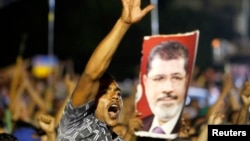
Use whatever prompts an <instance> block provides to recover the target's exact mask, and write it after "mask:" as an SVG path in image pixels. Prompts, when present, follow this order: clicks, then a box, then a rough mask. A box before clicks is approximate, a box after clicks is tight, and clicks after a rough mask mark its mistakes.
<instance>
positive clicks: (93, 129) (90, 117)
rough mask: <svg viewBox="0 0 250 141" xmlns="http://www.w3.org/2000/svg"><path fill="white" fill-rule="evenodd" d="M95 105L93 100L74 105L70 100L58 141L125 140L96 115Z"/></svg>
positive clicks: (63, 116) (65, 110)
mask: <svg viewBox="0 0 250 141" xmlns="http://www.w3.org/2000/svg"><path fill="white" fill-rule="evenodd" d="M93 105H94V101H91V102H89V103H87V104H85V105H83V106H80V107H74V106H73V105H72V104H71V100H69V101H68V103H67V105H66V107H65V109H64V113H63V115H62V118H61V120H60V123H59V127H58V129H57V141H123V139H122V138H120V137H119V136H117V135H116V134H115V136H114V133H113V134H112V133H111V131H110V130H109V129H108V128H107V125H106V124H105V123H103V122H101V121H100V120H98V119H97V118H96V117H95V116H94V112H93V110H91V109H92V108H91V106H93ZM112 135H113V137H112Z"/></svg>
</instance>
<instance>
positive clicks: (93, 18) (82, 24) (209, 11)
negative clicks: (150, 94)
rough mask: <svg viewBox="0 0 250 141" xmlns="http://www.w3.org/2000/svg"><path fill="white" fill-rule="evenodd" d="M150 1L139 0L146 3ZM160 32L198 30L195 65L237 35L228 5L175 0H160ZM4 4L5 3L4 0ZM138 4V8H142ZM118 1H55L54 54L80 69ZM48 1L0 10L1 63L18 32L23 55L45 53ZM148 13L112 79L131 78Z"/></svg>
mask: <svg viewBox="0 0 250 141" xmlns="http://www.w3.org/2000/svg"><path fill="white" fill-rule="evenodd" d="M149 2H150V1H149V0H142V5H143V6H145V5H147V4H148V3H149ZM158 2H159V11H158V13H159V26H160V27H159V32H160V33H159V34H172V33H180V32H189V31H192V30H196V29H199V30H200V41H199V45H198V52H197V61H196V65H197V66H199V67H200V68H203V69H204V68H206V67H208V66H210V65H212V64H213V61H212V60H213V59H212V51H211V40H212V39H213V38H224V39H227V40H233V39H235V38H239V35H238V34H237V33H236V32H235V30H234V27H233V26H234V20H235V19H234V17H235V15H236V14H237V11H236V9H235V8H234V7H233V5H226V4H225V5H223V6H220V7H219V8H216V9H215V8H213V7H212V5H211V3H210V2H209V0H203V3H202V8H200V10H197V9H193V8H188V7H176V6H175V7H174V6H173V3H174V0H159V1H158ZM6 3H7V2H6ZM143 6H142V7H143ZM121 8H122V5H121V2H120V1H119V0H56V6H55V23H54V46H53V52H54V54H55V55H56V56H57V57H58V58H59V59H60V60H66V59H72V60H73V62H74V67H75V68H74V69H75V71H76V72H79V73H80V72H81V71H82V70H83V67H84V65H85V64H86V62H87V60H88V58H89V57H90V55H91V53H92V51H93V50H94V48H95V47H96V46H97V44H98V43H99V42H100V41H101V40H102V38H103V37H104V36H105V35H106V34H107V33H108V32H109V31H110V30H111V28H112V26H113V25H114V23H115V22H116V20H117V18H118V17H119V16H120V13H121ZM48 9H49V8H48V1H46V0H16V1H13V2H11V3H8V4H6V5H4V6H2V7H1V9H0V47H1V55H0V57H1V58H0V65H1V66H0V67H6V66H8V65H11V64H14V63H15V61H16V57H17V55H18V54H19V53H20V44H21V42H22V36H23V35H24V34H25V35H27V38H26V41H25V49H24V50H23V52H22V55H23V57H24V58H30V57H33V56H34V55H36V54H47V53H48ZM150 24H151V23H150V14H148V15H147V16H146V17H145V18H144V19H143V20H142V21H141V22H139V23H137V24H134V25H133V26H132V27H131V28H130V30H129V31H128V32H127V34H126V35H125V37H124V38H123V40H122V42H121V44H120V47H119V48H118V50H117V53H116V54H115V56H114V58H113V60H112V62H111V65H110V68H109V71H110V72H112V73H113V74H114V75H115V76H116V77H117V79H120V80H122V79H124V78H126V77H134V76H135V74H136V68H137V67H138V65H139V63H140V57H141V45H142V39H143V36H146V35H151V25H150Z"/></svg>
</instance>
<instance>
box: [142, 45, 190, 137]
mask: <svg viewBox="0 0 250 141" xmlns="http://www.w3.org/2000/svg"><path fill="white" fill-rule="evenodd" d="M188 62H189V53H188V49H187V48H186V47H185V46H184V45H183V44H182V43H180V42H178V41H167V42H162V43H160V44H158V45H156V46H155V47H153V48H152V50H151V51H150V53H149V56H148V61H147V66H146V73H145V74H144V75H143V76H142V77H143V83H144V85H145V93H146V98H147V101H148V104H149V107H150V109H151V111H152V115H149V116H147V117H145V118H143V119H142V121H143V128H142V131H148V132H152V133H158V134H173V133H177V132H178V129H179V121H180V120H179V119H180V116H181V113H182V109H183V106H184V104H185V97H186V90H187V84H188V79H189V74H188Z"/></svg>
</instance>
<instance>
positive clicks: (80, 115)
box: [0, 0, 250, 141]
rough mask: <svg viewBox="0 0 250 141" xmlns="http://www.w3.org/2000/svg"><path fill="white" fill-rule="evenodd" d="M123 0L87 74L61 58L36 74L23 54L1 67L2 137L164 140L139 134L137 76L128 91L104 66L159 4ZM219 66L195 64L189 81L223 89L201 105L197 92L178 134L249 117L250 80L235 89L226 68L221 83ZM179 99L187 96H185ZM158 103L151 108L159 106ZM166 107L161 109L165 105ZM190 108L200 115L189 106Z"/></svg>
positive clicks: (203, 134)
mask: <svg viewBox="0 0 250 141" xmlns="http://www.w3.org/2000/svg"><path fill="white" fill-rule="evenodd" d="M121 1H122V5H123V10H122V13H121V16H120V18H119V19H118V20H117V22H116V23H115V25H114V27H113V29H112V30H111V31H110V33H108V35H107V36H106V37H105V38H104V39H103V40H102V41H101V42H100V44H99V45H98V46H97V47H96V49H95V50H94V52H93V54H92V55H91V57H90V59H89V60H88V63H87V64H86V66H85V67H84V70H83V72H82V74H77V73H75V72H74V71H69V70H68V71H67V70H66V72H63V71H62V69H61V65H62V64H61V63H58V65H56V66H55V67H54V68H53V71H52V72H51V73H50V74H49V76H47V77H46V78H43V79H41V78H37V77H36V76H35V75H34V74H33V73H32V66H31V61H30V60H29V59H24V58H22V56H18V57H17V61H16V63H15V64H14V65H13V66H11V67H7V68H3V69H1V70H0V100H1V102H0V117H1V119H0V132H1V134H0V139H2V138H5V140H12V141H13V140H17V141H56V140H58V141H71V140H72V141H73V140H91V141H97V140H105V141H110V140H117V141H119V140H125V141H137V140H138V141H140V140H144V141H146V140H166V139H159V138H158V139H156V138H149V137H139V136H136V135H135V132H136V131H138V130H141V129H143V127H144V124H143V121H142V120H141V119H140V118H139V116H140V113H138V112H137V110H136V108H135V107H136V106H135V97H136V91H137V89H136V88H137V81H135V83H134V84H133V86H132V87H131V93H130V94H129V95H128V96H126V97H125V96H123V95H122V88H120V87H119V85H118V82H117V81H116V79H115V77H114V76H112V75H111V74H109V73H108V72H106V71H107V69H108V67H109V64H110V62H111V60H112V57H113V55H114V54H115V52H116V50H117V48H118V46H119V43H120V41H121V40H122V38H123V36H124V35H125V33H126V31H127V30H128V29H129V28H130V26H131V25H132V24H134V23H136V22H139V21H140V20H141V19H142V18H143V17H144V16H145V15H146V14H148V13H149V12H150V11H151V10H152V9H153V8H154V5H153V4H149V5H147V6H146V7H145V8H143V9H141V8H140V7H141V4H140V0H121ZM177 63H178V62H177ZM182 64H183V62H182ZM70 70H72V69H70ZM211 71H212V72H213V73H211ZM149 72H150V71H149ZM209 72H210V73H209ZM183 73H185V70H184V71H183ZM215 73H216V72H214V70H213V68H208V69H207V70H204V71H203V72H202V73H196V67H195V69H194V71H193V74H192V78H191V82H190V86H195V87H201V88H204V89H207V90H208V91H210V90H211V89H212V88H217V89H218V91H219V95H218V97H217V98H216V101H215V102H214V103H213V104H212V105H208V106H207V107H202V108H201V107H200V105H199V103H198V101H197V100H196V99H191V101H190V102H189V103H187V104H186V105H185V107H184V110H183V111H184V112H183V113H182V114H181V127H180V128H179V130H178V131H177V132H178V137H177V138H176V139H174V140H190V141H206V140H207V138H208V134H207V133H208V132H207V130H208V125H210V124H212V125H218V124H249V106H250V82H248V81H245V82H244V85H243V86H242V87H241V88H237V87H235V85H234V83H233V80H232V77H231V74H230V72H226V71H224V72H223V75H222V76H223V77H221V79H222V80H221V83H222V85H217V83H215V79H213V78H215V77H216V76H217V75H216V74H215ZM148 76H149V75H148ZM190 77H191V76H190ZM135 79H137V78H135ZM147 79H151V78H150V77H149V78H147ZM171 85H172V84H171ZM177 86H179V87H181V86H182V85H177ZM177 86H176V87H177ZM183 87H184V84H183ZM151 94H153V93H151ZM235 96H236V97H237V98H235ZM170 97H171V95H170ZM180 99H181V101H180V102H181V103H183V102H184V98H182V97H180ZM153 104H154V103H152V105H151V108H153V109H154V108H158V107H157V106H154V105H153ZM181 105H182V104H181ZM160 108H161V107H160ZM160 108H158V109H156V113H157V111H158V112H159V111H161V109H160ZM175 108H176V110H175V111H173V112H176V111H179V112H180V111H181V110H177V109H178V106H176V107H175ZM170 109H171V108H170ZM186 109H188V110H189V111H191V110H192V111H193V113H195V114H193V115H191V113H192V112H185V110H186ZM164 110H169V108H168V107H166V108H165V109H164ZM160 113H161V112H160ZM168 114H171V112H169V113H168ZM179 114H180V113H179ZM164 116H165V115H164ZM164 116H163V117H164ZM150 130H153V129H150ZM169 132H171V131H169Z"/></svg>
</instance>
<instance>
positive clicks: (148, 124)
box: [142, 114, 154, 131]
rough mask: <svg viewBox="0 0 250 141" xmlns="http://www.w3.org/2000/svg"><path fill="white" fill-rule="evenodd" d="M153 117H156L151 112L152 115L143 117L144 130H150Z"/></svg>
mask: <svg viewBox="0 0 250 141" xmlns="http://www.w3.org/2000/svg"><path fill="white" fill-rule="evenodd" d="M153 119H154V115H153V114H151V115H148V116H146V117H144V118H142V123H143V128H142V130H143V131H148V130H149V129H150V127H151V125H152V122H153Z"/></svg>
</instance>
